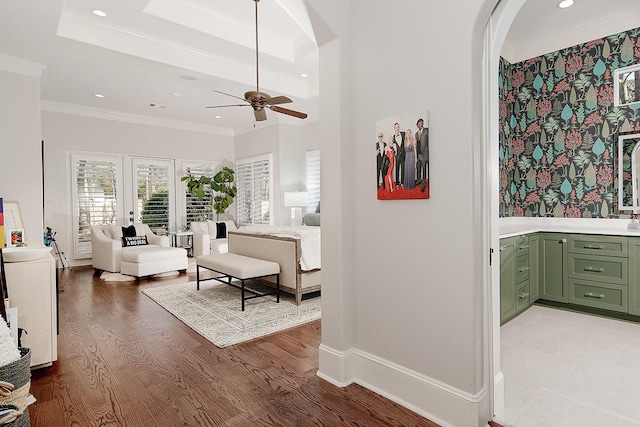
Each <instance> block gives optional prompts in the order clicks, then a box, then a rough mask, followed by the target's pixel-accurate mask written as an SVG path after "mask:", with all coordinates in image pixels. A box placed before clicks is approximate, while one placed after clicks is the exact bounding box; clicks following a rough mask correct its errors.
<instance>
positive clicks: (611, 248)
mask: <svg viewBox="0 0 640 427" xmlns="http://www.w3.org/2000/svg"><path fill="white" fill-rule="evenodd" d="M568 240H569V247H568V251H569V252H571V253H577V254H592V255H607V256H621V257H625V258H626V257H627V254H628V248H627V238H626V237H618V236H590V235H584V234H575V235H570V236H569V239H568Z"/></svg>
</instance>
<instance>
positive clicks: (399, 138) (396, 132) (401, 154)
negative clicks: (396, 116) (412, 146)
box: [393, 122, 405, 186]
mask: <svg viewBox="0 0 640 427" xmlns="http://www.w3.org/2000/svg"><path fill="white" fill-rule="evenodd" d="M393 142H395V144H396V146H397V147H398V149H397V150H396V164H395V167H396V185H398V186H401V185H402V183H403V182H404V158H405V151H404V132H400V124H399V123H397V122H396V123H394V124H393Z"/></svg>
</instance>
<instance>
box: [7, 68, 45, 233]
mask: <svg viewBox="0 0 640 427" xmlns="http://www.w3.org/2000/svg"><path fill="white" fill-rule="evenodd" d="M37 74H38V73H35V74H34V73H30V75H25V74H17V73H13V72H7V71H1V68H0V93H2V96H0V149H1V150H2V154H0V163H1V166H0V197H2V198H3V199H4V200H17V201H18V202H19V204H20V210H21V211H22V218H23V221H24V233H25V236H24V237H25V241H26V242H27V244H43V237H42V236H43V225H42V172H41V170H42V166H41V165H42V163H41V161H40V157H41V155H40V153H41V142H40V78H39V76H37Z"/></svg>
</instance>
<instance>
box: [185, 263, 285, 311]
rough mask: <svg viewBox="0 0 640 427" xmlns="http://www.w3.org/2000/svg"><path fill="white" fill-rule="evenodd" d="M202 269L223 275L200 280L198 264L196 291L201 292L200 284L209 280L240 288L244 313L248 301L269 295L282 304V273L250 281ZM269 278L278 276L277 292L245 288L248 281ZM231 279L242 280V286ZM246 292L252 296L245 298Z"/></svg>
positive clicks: (197, 266) (198, 266)
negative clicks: (245, 303)
mask: <svg viewBox="0 0 640 427" xmlns="http://www.w3.org/2000/svg"><path fill="white" fill-rule="evenodd" d="M202 268H205V269H207V270H210V271H213V272H215V273H219V274H222V277H209V278H207V279H201V278H200V265H198V264H196V290H198V291H199V290H200V282H201V281H202V282H205V281H207V280H217V281H218V282H221V283H224V284H225V285H229V286H233V287H234V288H239V289H240V291H241V294H242V295H241V298H242V311H244V302H245V301H246V300H249V299H253V298H260V297H266V296H268V295H275V296H276V302H277V303H280V273H277V274H269V275H266V276H259V277H251V278H249V279H240V278H238V277H233V276H231V275H229V274H226V273H222V272H221V271H216V270H212V269H210V268H207V267H202ZM269 276H276V290H275V292H266V293H264V292H258V291H256V290H254V289H250V288H247V287H245V283H244V282H245V281H246V280H250V279H251V280H253V279H260V278H262V277H269ZM225 278H226V279H227V281H224V280H223V279H225ZM231 279H238V280H240V286H238V285H236V284H234V283H231ZM245 292H249V293H250V294H251V296H245Z"/></svg>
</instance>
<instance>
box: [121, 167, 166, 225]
mask: <svg viewBox="0 0 640 427" xmlns="http://www.w3.org/2000/svg"><path fill="white" fill-rule="evenodd" d="M131 184H132V187H131V188H132V192H131V195H132V197H131V206H130V208H129V210H128V217H127V219H128V221H129V224H133V223H138V222H141V223H143V224H147V225H149V228H151V229H152V230H156V229H165V230H167V231H168V230H169V229H175V209H174V207H175V206H176V204H175V173H174V162H173V160H167V159H153V158H145V157H132V158H131Z"/></svg>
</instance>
